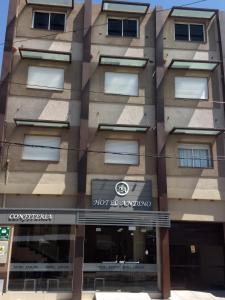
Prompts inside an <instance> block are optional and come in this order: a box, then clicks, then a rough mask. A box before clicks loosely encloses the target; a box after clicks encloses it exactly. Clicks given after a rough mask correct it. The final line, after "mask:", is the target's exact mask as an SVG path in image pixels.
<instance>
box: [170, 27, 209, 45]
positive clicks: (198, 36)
mask: <svg viewBox="0 0 225 300" xmlns="http://www.w3.org/2000/svg"><path fill="white" fill-rule="evenodd" d="M175 40H176V41H189V42H204V40H205V38H204V25H202V24H175Z"/></svg>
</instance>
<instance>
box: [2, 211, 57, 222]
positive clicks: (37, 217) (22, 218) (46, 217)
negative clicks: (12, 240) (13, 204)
mask: <svg viewBox="0 0 225 300" xmlns="http://www.w3.org/2000/svg"><path fill="white" fill-rule="evenodd" d="M8 219H9V221H18V222H27V221H51V220H52V219H53V216H52V215H51V214H17V213H14V214H10V215H9V218H8Z"/></svg>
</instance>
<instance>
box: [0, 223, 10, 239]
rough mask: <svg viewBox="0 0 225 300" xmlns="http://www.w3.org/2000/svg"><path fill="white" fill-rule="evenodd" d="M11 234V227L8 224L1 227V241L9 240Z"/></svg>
mask: <svg viewBox="0 0 225 300" xmlns="http://www.w3.org/2000/svg"><path fill="white" fill-rule="evenodd" d="M9 234H10V227H8V226H4V227H3V226H1V227H0V241H8V240H9Z"/></svg>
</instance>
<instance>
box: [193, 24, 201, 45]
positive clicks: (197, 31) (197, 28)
mask: <svg viewBox="0 0 225 300" xmlns="http://www.w3.org/2000/svg"><path fill="white" fill-rule="evenodd" d="M190 39H191V41H197V42H203V41H204V28H203V25H195V24H190Z"/></svg>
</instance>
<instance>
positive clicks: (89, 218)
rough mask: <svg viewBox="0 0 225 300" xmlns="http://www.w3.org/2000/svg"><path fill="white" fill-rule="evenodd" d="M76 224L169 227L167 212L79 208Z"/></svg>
mask: <svg viewBox="0 0 225 300" xmlns="http://www.w3.org/2000/svg"><path fill="white" fill-rule="evenodd" d="M76 224H78V225H114V226H116V225H117V226H119V225H122V226H132V225H133V226H154V227H167V228H168V227H170V217H169V213H168V212H158V211H151V212H118V211H105V210H104V211H99V210H98V211H96V210H80V211H77V214H76Z"/></svg>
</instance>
